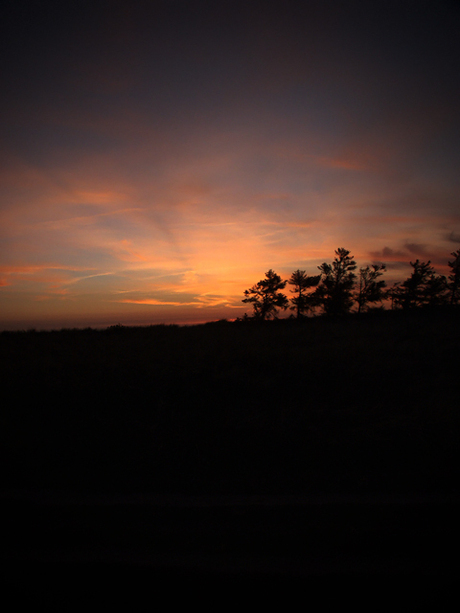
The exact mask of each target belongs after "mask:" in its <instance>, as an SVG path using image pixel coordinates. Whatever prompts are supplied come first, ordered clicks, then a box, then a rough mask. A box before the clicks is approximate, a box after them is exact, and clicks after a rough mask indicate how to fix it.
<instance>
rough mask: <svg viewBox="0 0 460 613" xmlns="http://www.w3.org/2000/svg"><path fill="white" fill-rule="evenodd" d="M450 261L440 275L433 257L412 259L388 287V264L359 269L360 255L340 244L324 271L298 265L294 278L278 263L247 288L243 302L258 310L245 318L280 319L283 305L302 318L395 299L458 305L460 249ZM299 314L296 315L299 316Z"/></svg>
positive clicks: (400, 304)
mask: <svg viewBox="0 0 460 613" xmlns="http://www.w3.org/2000/svg"><path fill="white" fill-rule="evenodd" d="M451 255H452V257H453V259H452V261H449V262H448V265H449V268H450V274H449V275H448V276H447V277H445V276H444V275H438V274H437V273H436V271H435V270H434V268H433V267H432V266H431V261H430V260H428V262H420V260H418V259H417V260H416V261H415V262H410V265H411V266H412V268H413V270H412V273H411V275H410V276H409V277H408V278H407V279H406V280H405V281H402V282H399V283H395V284H394V285H393V286H392V287H390V288H388V287H387V285H386V281H385V280H384V279H383V278H382V277H383V275H384V273H385V271H386V265H385V264H372V265H371V266H365V267H362V268H359V270H357V268H358V267H357V265H356V262H355V260H354V256H352V255H350V251H348V250H347V249H343V248H339V249H337V250H336V252H335V256H336V257H335V258H334V260H333V262H332V263H330V264H328V263H327V262H323V264H321V266H318V269H319V271H320V274H319V275H313V276H310V275H307V273H306V271H305V270H296V271H295V272H293V273H292V275H291V276H290V278H289V279H288V280H283V279H281V277H280V276H279V275H278V274H276V273H275V272H274V271H273V270H272V269H270V270H269V271H268V272H266V273H265V279H262V280H261V281H259V282H258V283H256V284H255V285H253V286H252V287H251V288H250V289H247V290H245V292H244V296H245V297H244V299H243V302H244V303H247V304H251V305H252V309H253V311H252V315H248V314H245V315H244V317H243V319H245V320H248V319H256V320H266V319H276V318H277V317H278V313H279V312H280V311H286V310H287V309H290V310H292V311H294V312H295V316H296V317H297V318H298V319H301V318H303V317H306V316H308V315H309V314H312V313H314V312H317V311H319V312H321V313H324V314H326V315H344V314H347V313H349V312H350V311H351V310H352V309H353V308H354V307H355V308H356V312H358V313H362V312H364V311H367V310H369V309H376V308H377V309H383V308H384V306H383V302H384V301H385V300H389V301H390V302H391V308H392V309H405V310H407V309H414V308H420V307H433V306H441V305H446V304H450V305H456V304H458V302H459V300H460V249H458V250H457V251H454V252H453V253H452V254H451ZM288 284H289V285H290V286H292V289H291V293H292V294H293V296H292V297H291V298H288V297H287V296H286V295H285V294H284V293H283V291H282V290H284V289H285V287H286V285H288ZM293 316H294V315H291V317H293Z"/></svg>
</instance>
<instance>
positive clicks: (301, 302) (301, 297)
mask: <svg viewBox="0 0 460 613" xmlns="http://www.w3.org/2000/svg"><path fill="white" fill-rule="evenodd" d="M320 279H321V275H317V276H315V277H309V276H308V275H307V273H306V272H305V270H296V271H295V272H293V273H292V275H291V277H290V279H289V281H288V283H289V284H290V285H293V286H294V289H291V292H292V293H293V294H295V296H294V298H291V302H292V306H291V307H290V308H291V310H293V311H296V313H297V319H300V318H301V317H302V316H303V315H305V314H306V313H308V311H310V310H311V309H312V308H313V307H314V305H315V303H316V300H315V298H314V293H312V292H310V293H307V290H309V289H311V288H312V287H316V286H317V285H318V283H319V281H320Z"/></svg>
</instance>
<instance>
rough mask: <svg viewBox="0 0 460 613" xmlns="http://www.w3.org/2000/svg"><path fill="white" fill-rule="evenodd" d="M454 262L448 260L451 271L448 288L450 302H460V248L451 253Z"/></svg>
mask: <svg viewBox="0 0 460 613" xmlns="http://www.w3.org/2000/svg"><path fill="white" fill-rule="evenodd" d="M451 255H452V256H453V258H454V259H453V260H452V262H448V264H449V268H450V269H451V273H450V275H449V277H448V282H447V288H448V290H449V292H450V299H449V302H450V304H458V301H459V299H460V249H457V251H454V252H452V253H451Z"/></svg>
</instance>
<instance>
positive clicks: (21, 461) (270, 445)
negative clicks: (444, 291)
mask: <svg viewBox="0 0 460 613" xmlns="http://www.w3.org/2000/svg"><path fill="white" fill-rule="evenodd" d="M459 340H460V318H459V316H458V313H457V312H456V311H443V312H438V313H434V314H426V313H420V314H419V313H417V314H414V315H411V316H407V315H405V314H403V313H389V314H384V315H382V316H380V317H379V316H374V317H370V316H369V317H362V318H359V319H358V318H350V319H349V320H344V321H325V320H319V319H318V320H315V321H310V322H306V323H305V325H301V326H298V325H295V322H294V323H290V322H280V323H279V324H274V325H268V326H251V325H248V324H246V325H245V324H239V325H237V324H228V323H219V324H213V325H207V326H199V327H192V328H176V327H168V326H163V327H161V326H159V327H152V328H147V329H139V328H138V329H126V328H113V329H109V330H106V331H95V330H83V331H71V330H69V331H60V332H52V333H36V332H28V333H14V334H12V333H7V334H5V333H4V334H1V335H0V356H1V369H2V370H1V372H2V377H3V381H2V388H3V390H4V392H5V393H4V398H5V399H6V403H4V407H3V409H2V414H1V419H2V423H1V437H2V440H1V450H2V455H3V457H2V470H3V474H2V492H3V493H2V508H3V510H4V516H5V518H6V519H5V520H4V522H3V524H2V529H3V531H4V534H3V537H2V543H3V547H2V562H4V563H5V569H6V570H5V572H4V573H3V581H4V583H5V585H6V587H7V590H8V591H9V592H11V593H13V594H14V595H15V597H16V598H17V599H18V602H19V601H24V602H26V601H27V602H31V603H35V602H45V603H46V604H47V605H48V606H50V607H53V606H56V607H57V608H60V609H61V610H62V606H63V603H64V602H77V603H86V602H87V601H92V602H96V601H101V602H102V601H103V602H105V604H107V603H108V602H114V603H115V602H121V601H125V602H126V603H134V602H135V601H136V600H137V599H140V598H141V596H142V595H143V594H146V593H151V591H155V590H157V591H164V590H168V589H169V588H168V586H170V585H171V584H174V586H175V587H174V589H172V590H169V598H170V601H171V602H172V601H173V600H174V599H179V600H180V599H184V601H187V597H188V596H187V594H188V593H189V592H187V590H200V591H201V598H202V599H203V598H206V597H212V594H213V593H214V592H213V590H220V592H219V598H220V599H222V598H223V599H224V600H229V599H231V598H232V597H236V596H237V595H238V594H239V593H240V591H243V590H246V589H250V591H251V594H253V596H252V597H254V598H255V597H256V596H257V597H258V598H259V599H260V598H263V597H265V598H268V599H273V598H275V597H276V596H277V595H278V596H279V597H281V598H282V599H284V602H286V599H287V600H289V598H292V599H293V598H294V595H295V594H296V593H297V592H300V593H302V594H303V598H304V605H305V606H306V605H309V606H310V610H313V611H316V610H317V611H324V610H329V607H330V610H335V609H336V608H337V607H338V606H340V607H342V606H343V605H344V604H351V605H352V606H353V608H354V610H363V611H364V610H373V611H377V610H382V611H388V610H392V611H417V610H418V611H423V610H428V607H430V610H431V609H432V608H433V606H434V607H437V608H442V609H443V610H449V608H448V606H447V605H445V603H446V602H447V598H448V596H449V595H450V594H451V593H452V590H453V585H454V582H455V581H456V576H457V573H458V563H457V562H456V557H457V556H458V545H459V542H458V539H457V537H456V531H457V518H458V511H459V508H458V507H459V498H458V484H459V481H458V477H459V473H458V465H459V464H460V462H459V460H460V458H459V455H460V454H459V447H458V440H459V437H458V435H459V416H458V397H459V377H458V372H459V366H460V360H459V356H458V347H459ZM369 599H370V600H369ZM369 603H371V604H369ZM443 603H444V604H443ZM259 604H260V601H259ZM444 605H445V606H444Z"/></svg>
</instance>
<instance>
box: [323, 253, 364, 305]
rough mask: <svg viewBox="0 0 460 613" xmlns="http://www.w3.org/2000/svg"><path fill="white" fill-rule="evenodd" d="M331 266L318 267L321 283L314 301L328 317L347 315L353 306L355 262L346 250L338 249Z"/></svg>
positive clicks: (325, 264) (324, 264)
mask: <svg viewBox="0 0 460 613" xmlns="http://www.w3.org/2000/svg"><path fill="white" fill-rule="evenodd" d="M335 254H336V258H335V259H334V261H333V262H332V264H327V263H326V262H323V264H321V266H318V268H319V270H320V271H321V282H320V284H319V285H318V287H317V288H316V291H315V299H316V300H317V303H318V304H319V305H321V306H322V308H323V310H324V312H325V313H327V314H328V315H340V314H344V313H348V312H349V310H350V309H351V307H352V305H353V288H354V286H355V280H356V275H355V273H354V272H353V271H354V270H356V262H355V261H354V259H353V256H350V252H349V251H347V249H343V248H339V249H337V250H336V252H335Z"/></svg>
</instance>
